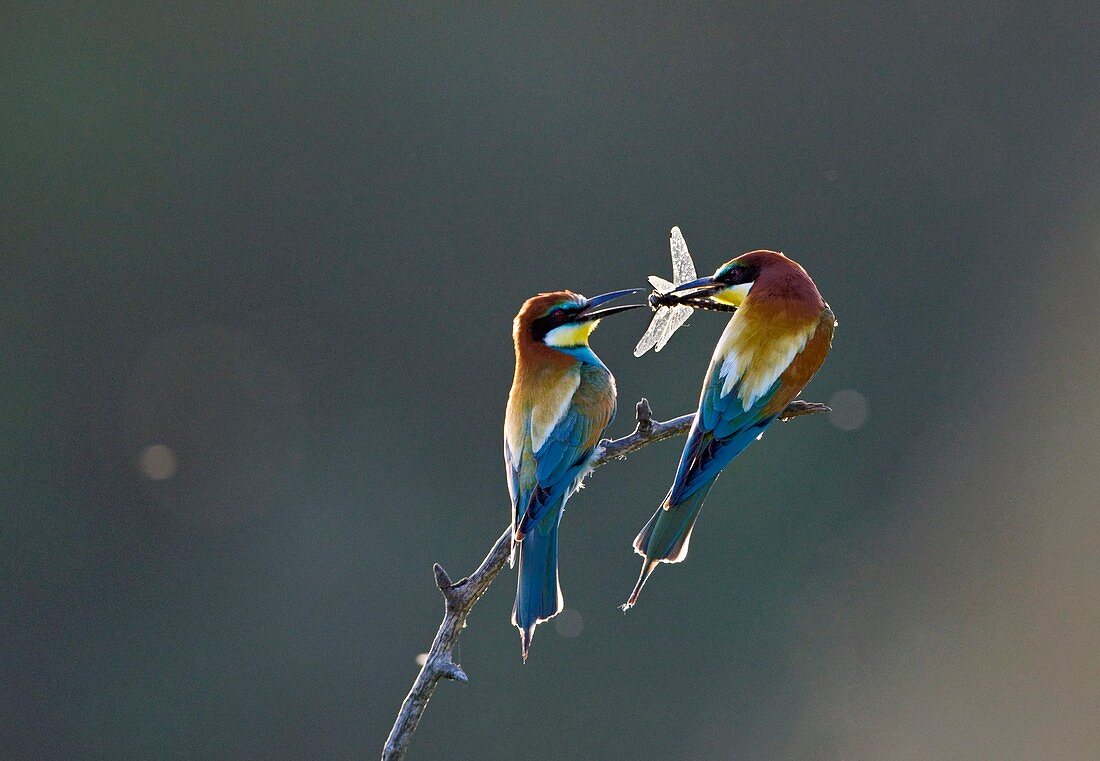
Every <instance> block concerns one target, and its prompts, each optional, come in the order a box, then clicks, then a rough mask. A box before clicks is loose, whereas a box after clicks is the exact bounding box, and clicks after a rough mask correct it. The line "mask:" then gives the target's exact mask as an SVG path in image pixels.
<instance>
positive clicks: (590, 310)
mask: <svg viewBox="0 0 1100 761" xmlns="http://www.w3.org/2000/svg"><path fill="white" fill-rule="evenodd" d="M645 290H646V289H645V288H627V289H626V290H622V291H611V293H601V294H600V295H599V296H593V297H592V298H590V299H589V300H588V302H587V303H585V305H584V309H582V310H581V312H580V314H579V315H578V319H579V320H580V321H582V322H587V321H589V320H602V319H603V318H604V317H607V316H609V315H613V314H616V313H617V312H625V311H626V310H628V309H637V308H638V307H644V306H645V304H622V305H620V306H617V307H607V308H605V309H600V308H599V307H600V306H602V305H603V304H606V303H607V302H609V301H614V300H615V299H621V298H622V297H623V296H633V295H634V294H636V293H644V292H645Z"/></svg>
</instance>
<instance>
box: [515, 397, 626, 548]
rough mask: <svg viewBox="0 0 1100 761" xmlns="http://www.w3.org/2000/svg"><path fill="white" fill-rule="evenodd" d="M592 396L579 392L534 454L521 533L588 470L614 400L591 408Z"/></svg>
mask: <svg viewBox="0 0 1100 761" xmlns="http://www.w3.org/2000/svg"><path fill="white" fill-rule="evenodd" d="M590 396H591V395H589V394H585V393H582V392H578V393H577V394H576V395H574V397H573V401H572V402H571V403H570V405H569V407H568V408H567V409H566V412H565V414H564V415H562V417H561V419H560V420H559V421H558V423H557V425H555V426H554V428H553V429H552V430H551V431H550V434H549V435H548V436H547V437H546V441H545V442H543V443H542V446H541V447H540V448H539V450H538V451H537V452H535V453H534V457H533V458H532V459H533V467H534V484H533V487H532V488H531V489H530V490H529V492H528V496H527V500H526V501H525V502H521V503H518V504H524V505H526V508H525V510H524V514H523V517H522V518H521V519H520V520H519V530H520V533H526V532H527V530H528V529H529V528H530V526H531V525H532V524H533V523H537V522H539V521H541V520H542V519H543V517H544V516H545V515H546V514H547V512H548V511H549V510H550V508H552V507H556V506H558V505H560V504H562V502H563V501H564V500H565V498H567V497H568V496H569V494H570V493H571V492H572V490H573V487H574V485H575V484H576V482H577V479H578V477H579V476H580V475H581V474H582V473H583V472H584V470H585V468H587V467H588V461H589V459H590V458H591V457H592V452H593V451H594V450H595V448H596V445H597V444H599V442H600V437H601V436H602V435H603V431H604V429H605V428H606V427H607V426H608V425H609V424H610V423H611V420H612V418H613V417H614V415H615V408H614V400H613V399H612V400H611V402H610V404H608V403H603V404H593V403H592V401H593V400H592V399H591V398H590Z"/></svg>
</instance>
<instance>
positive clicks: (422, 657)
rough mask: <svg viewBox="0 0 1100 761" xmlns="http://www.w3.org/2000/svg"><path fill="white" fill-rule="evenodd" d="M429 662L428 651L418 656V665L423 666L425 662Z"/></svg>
mask: <svg viewBox="0 0 1100 761" xmlns="http://www.w3.org/2000/svg"><path fill="white" fill-rule="evenodd" d="M427 662H428V654H427V653H421V654H420V655H418V656H416V665H417V666H420V667H421V668H423V666H424V664H425V663H427Z"/></svg>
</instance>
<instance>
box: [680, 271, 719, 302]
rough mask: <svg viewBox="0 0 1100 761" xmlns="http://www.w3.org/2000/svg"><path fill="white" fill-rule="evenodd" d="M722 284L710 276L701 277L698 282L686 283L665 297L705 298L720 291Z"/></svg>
mask: <svg viewBox="0 0 1100 761" xmlns="http://www.w3.org/2000/svg"><path fill="white" fill-rule="evenodd" d="M722 288H723V285H722V283H719V282H716V281H715V279H714V277H713V276H712V275H707V276H706V277H701V278H699V279H698V280H692V281H690V282H687V283H683V284H681V285H678V286H676V287H675V288H673V289H672V290H671V291H669V292H668V294H666V295H671V294H676V295H677V296H680V297H681V298H689V297H690V298H693V299H699V298H706V297H707V296H710V295H711V294H712V293H717V292H718V291H720V290H722Z"/></svg>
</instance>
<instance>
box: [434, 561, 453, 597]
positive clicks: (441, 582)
mask: <svg viewBox="0 0 1100 761" xmlns="http://www.w3.org/2000/svg"><path fill="white" fill-rule="evenodd" d="M432 570H433V571H435V585H436V586H437V587H439V591H440V592H447V591H448V590H449V589H450V588H451V587H453V586H454V583H453V582H452V581H451V577H450V576H448V575H447V572H446V571H444V570H443V566H441V565H440V564H439V563H436V564H435V565H433V566H432Z"/></svg>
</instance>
